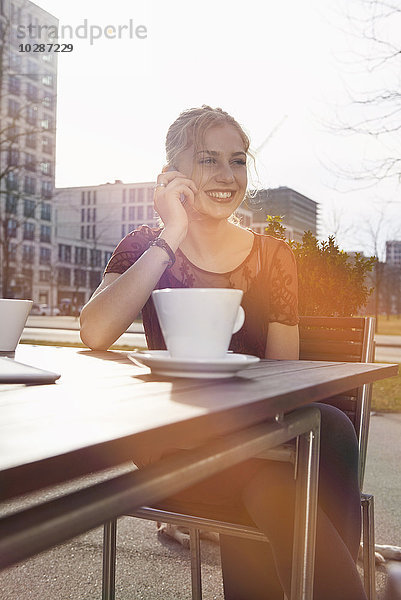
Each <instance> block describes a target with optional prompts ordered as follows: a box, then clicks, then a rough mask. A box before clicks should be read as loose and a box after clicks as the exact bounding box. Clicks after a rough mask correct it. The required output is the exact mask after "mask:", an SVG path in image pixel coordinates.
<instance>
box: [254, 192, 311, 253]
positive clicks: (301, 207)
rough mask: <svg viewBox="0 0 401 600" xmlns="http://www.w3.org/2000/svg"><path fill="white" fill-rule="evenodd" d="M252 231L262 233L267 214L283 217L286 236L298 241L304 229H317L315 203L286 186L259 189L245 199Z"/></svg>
mask: <svg viewBox="0 0 401 600" xmlns="http://www.w3.org/2000/svg"><path fill="white" fill-rule="evenodd" d="M247 205H248V206H249V208H251V210H252V212H253V216H252V219H253V225H252V228H253V229H254V231H257V232H259V233H264V230H265V227H266V218H267V215H272V216H276V215H278V216H281V217H283V222H282V224H283V225H284V227H285V228H286V232H287V238H288V239H291V240H295V241H296V242H300V241H301V240H302V236H303V234H304V232H305V231H308V230H310V231H311V232H312V233H313V234H314V235H316V231H317V207H318V205H317V203H316V202H314V200H311V199H310V198H308V197H307V196H304V195H303V194H300V193H299V192H296V191H295V190H292V189H291V188H288V187H279V188H274V189H268V190H259V191H258V192H257V194H256V195H255V197H254V198H251V199H249V200H248V201H247Z"/></svg>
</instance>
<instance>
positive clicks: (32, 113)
mask: <svg viewBox="0 0 401 600" xmlns="http://www.w3.org/2000/svg"><path fill="white" fill-rule="evenodd" d="M37 118H38V107H37V106H28V108H27V109H26V120H27V122H28V123H29V125H36V122H37Z"/></svg>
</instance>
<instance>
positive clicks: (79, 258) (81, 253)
mask: <svg viewBox="0 0 401 600" xmlns="http://www.w3.org/2000/svg"><path fill="white" fill-rule="evenodd" d="M86 256H87V249H86V248H84V247H82V246H76V247H75V264H76V265H86Z"/></svg>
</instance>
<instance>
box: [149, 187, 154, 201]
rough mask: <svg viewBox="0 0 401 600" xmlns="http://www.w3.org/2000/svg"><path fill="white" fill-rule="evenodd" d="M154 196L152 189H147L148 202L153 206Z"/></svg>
mask: <svg viewBox="0 0 401 600" xmlns="http://www.w3.org/2000/svg"><path fill="white" fill-rule="evenodd" d="M154 194H155V192H154V189H153V188H148V202H152V204H153V197H154Z"/></svg>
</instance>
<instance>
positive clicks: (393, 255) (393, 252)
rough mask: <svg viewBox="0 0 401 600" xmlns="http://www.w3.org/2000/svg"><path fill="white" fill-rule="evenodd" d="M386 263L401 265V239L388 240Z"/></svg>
mask: <svg viewBox="0 0 401 600" xmlns="http://www.w3.org/2000/svg"><path fill="white" fill-rule="evenodd" d="M386 263H387V264H389V265H394V266H401V240H388V241H387V242H386Z"/></svg>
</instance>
